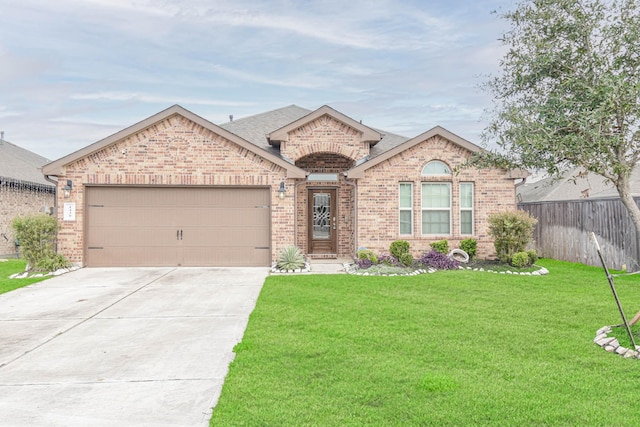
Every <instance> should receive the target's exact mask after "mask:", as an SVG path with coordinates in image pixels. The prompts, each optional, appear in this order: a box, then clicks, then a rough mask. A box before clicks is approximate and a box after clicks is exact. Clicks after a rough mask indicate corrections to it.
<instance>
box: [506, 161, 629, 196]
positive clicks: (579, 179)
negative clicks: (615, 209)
mask: <svg viewBox="0 0 640 427" xmlns="http://www.w3.org/2000/svg"><path fill="white" fill-rule="evenodd" d="M631 194H632V195H633V196H640V168H636V169H635V170H634V171H633V172H632V174H631ZM517 197H518V202H522V203H526V202H551V201H562V200H579V199H604V198H612V197H619V194H618V191H617V190H616V188H615V187H614V186H613V184H612V183H611V182H609V181H607V180H606V179H605V178H604V177H603V176H601V175H598V174H595V173H593V172H586V171H585V170H584V169H582V168H574V169H572V170H570V171H567V172H566V173H565V174H563V176H562V178H554V177H547V178H544V179H542V180H540V181H536V182H532V183H525V184H524V185H521V186H519V187H518V189H517Z"/></svg>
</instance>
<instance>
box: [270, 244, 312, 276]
mask: <svg viewBox="0 0 640 427" xmlns="http://www.w3.org/2000/svg"><path fill="white" fill-rule="evenodd" d="M304 264H305V260H304V255H302V251H301V250H300V248H299V247H297V246H294V245H291V246H287V247H286V248H284V249H282V251H281V252H280V255H278V260H277V261H276V265H277V266H278V268H279V269H280V270H299V269H301V268H303V267H304Z"/></svg>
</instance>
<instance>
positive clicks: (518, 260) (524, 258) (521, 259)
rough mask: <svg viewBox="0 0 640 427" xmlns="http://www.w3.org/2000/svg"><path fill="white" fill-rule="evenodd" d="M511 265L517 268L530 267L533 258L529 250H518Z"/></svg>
mask: <svg viewBox="0 0 640 427" xmlns="http://www.w3.org/2000/svg"><path fill="white" fill-rule="evenodd" d="M511 265H512V266H514V267H516V268H524V267H529V266H530V265H531V258H529V254H528V253H527V252H516V253H515V254H513V257H511Z"/></svg>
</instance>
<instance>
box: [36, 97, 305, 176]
mask: <svg viewBox="0 0 640 427" xmlns="http://www.w3.org/2000/svg"><path fill="white" fill-rule="evenodd" d="M174 115H180V116H182V117H184V118H186V119H188V120H191V121H192V122H194V123H197V124H198V125H200V126H202V127H204V128H205V129H208V130H210V131H212V132H214V133H216V134H218V135H220V136H222V137H223V138H226V139H228V140H229V141H232V142H234V143H235V144H238V145H240V146H241V147H242V148H245V149H247V150H249V151H251V152H253V153H255V154H257V155H259V156H261V157H263V158H265V159H266V160H269V161H270V162H272V163H275V164H276V165H278V166H280V167H282V168H284V169H285V170H286V171H287V176H288V177H292V178H304V177H305V176H306V173H305V171H303V170H302V169H300V168H298V167H297V166H295V165H293V164H291V163H289V162H287V161H285V160H283V159H282V158H281V157H279V156H276V155H275V154H273V153H270V152H268V151H266V150H263V149H261V148H260V147H259V146H256V145H255V144H253V143H251V142H249V141H247V140H245V139H243V138H241V137H239V136H238V135H236V134H234V133H231V132H229V131H228V130H226V129H223V128H222V127H220V126H217V125H215V124H213V123H211V122H210V121H208V120H205V119H204V118H202V117H200V116H198V115H196V114H194V113H192V112H191V111H189V110H187V109H185V108H183V107H181V106H179V105H174V106H172V107H169V108H167V109H166V110H164V111H161V112H159V113H157V114H155V115H153V116H151V117H149V118H147V119H144V120H142V121H140V122H138V123H136V124H134V125H132V126H129V127H128V128H126V129H123V130H121V131H120V132H117V133H114V134H113V135H111V136H108V137H106V138H104V139H102V140H100V141H98V142H95V143H93V144H91V145H89V146H87V147H85V148H82V149H80V150H78V151H76V152H74V153H71V154H69V155H67V156H65V157H62V158H60V159H58V160H56V161H54V162H51V163H49V164H47V165H45V166H44V167H43V168H42V173H44V174H45V175H59V174H61V173H62V168H63V167H64V166H66V165H68V164H70V163H73V162H75V161H77V160H79V159H81V158H83V157H86V156H89V155H91V154H93V153H95V152H97V151H100V150H102V149H104V148H106V147H108V146H109V145H111V144H115V143H116V142H118V141H121V140H123V139H125V138H127V137H129V136H131V135H134V134H136V133H138V132H141V131H143V130H145V129H147V128H149V127H151V126H153V125H155V124H156V123H158V122H161V121H163V120H166V119H168V118H170V117H172V116H174Z"/></svg>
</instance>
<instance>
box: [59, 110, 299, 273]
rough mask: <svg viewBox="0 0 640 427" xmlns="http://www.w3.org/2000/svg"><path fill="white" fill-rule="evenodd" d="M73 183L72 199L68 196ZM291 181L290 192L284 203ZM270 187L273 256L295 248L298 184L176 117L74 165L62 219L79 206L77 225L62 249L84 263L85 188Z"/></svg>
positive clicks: (64, 236) (63, 238) (66, 227)
mask: <svg viewBox="0 0 640 427" xmlns="http://www.w3.org/2000/svg"><path fill="white" fill-rule="evenodd" d="M67 179H71V180H72V181H73V190H72V192H71V195H70V197H69V198H64V196H63V195H62V193H63V191H62V187H64V185H65V184H66V180H67ZM283 180H284V181H285V182H286V185H287V188H288V192H287V194H286V197H285V198H284V199H280V198H279V197H278V191H277V190H278V187H279V184H280V182H281V181H283ZM102 184H108V185H169V186H185V185H187V186H259V187H261V186H270V187H271V199H272V256H273V257H275V256H276V254H277V253H278V252H279V250H280V249H281V248H282V247H284V246H286V245H290V244H293V243H294V241H293V240H294V224H293V222H294V221H292V218H293V215H294V208H293V199H294V197H293V190H292V188H293V186H294V181H293V180H286V179H285V170H284V169H283V168H281V167H280V166H278V165H275V164H273V163H271V162H269V161H268V160H266V159H264V158H263V157H261V156H258V155H256V154H254V153H253V152H251V151H248V150H246V149H244V148H242V147H240V146H238V145H236V144H235V143H233V142H231V141H229V140H227V139H225V138H223V137H221V136H219V135H217V134H215V133H214V132H211V131H209V130H208V129H206V128H204V127H202V126H200V125H198V124H196V123H194V122H191V121H190V120H188V119H185V118H183V117H181V116H173V117H171V118H168V119H166V120H164V121H162V122H159V123H157V124H156V125H154V126H152V127H150V128H148V129H146V130H143V131H141V132H139V133H137V134H134V135H131V136H129V137H127V138H126V139H123V140H121V141H119V142H117V143H114V144H112V145H110V146H109V147H106V148H104V149H102V150H101V151H98V152H96V153H94V154H91V155H89V156H87V157H85V158H82V159H80V160H78V161H76V162H75V163H72V164H70V165H68V166H66V167H65V168H64V176H63V177H61V178H60V184H59V194H60V196H59V209H58V218H60V219H61V221H62V217H63V216H62V209H63V203H64V202H75V203H76V220H75V221H62V230H61V232H60V234H59V249H60V250H61V252H62V253H64V255H66V256H67V257H69V259H70V260H71V261H73V262H75V263H80V264H81V263H82V259H83V247H84V241H83V238H84V227H83V213H84V186H85V185H102Z"/></svg>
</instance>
